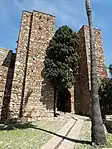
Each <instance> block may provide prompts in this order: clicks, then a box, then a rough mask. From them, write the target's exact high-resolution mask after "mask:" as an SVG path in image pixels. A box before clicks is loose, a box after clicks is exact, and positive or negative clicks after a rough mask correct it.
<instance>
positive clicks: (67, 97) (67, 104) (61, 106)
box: [57, 88, 71, 112]
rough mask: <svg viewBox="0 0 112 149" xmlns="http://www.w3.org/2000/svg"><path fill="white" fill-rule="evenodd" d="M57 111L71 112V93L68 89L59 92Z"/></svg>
mask: <svg viewBox="0 0 112 149" xmlns="http://www.w3.org/2000/svg"><path fill="white" fill-rule="evenodd" d="M57 110H58V111H62V112H71V93H70V91H69V90H68V89H66V88H64V89H61V90H59V91H58V94H57Z"/></svg>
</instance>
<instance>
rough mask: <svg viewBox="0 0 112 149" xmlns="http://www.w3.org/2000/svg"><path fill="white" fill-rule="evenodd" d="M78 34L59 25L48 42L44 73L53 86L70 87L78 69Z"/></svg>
mask: <svg viewBox="0 0 112 149" xmlns="http://www.w3.org/2000/svg"><path fill="white" fill-rule="evenodd" d="M78 40H79V38H78V36H77V34H76V33H74V32H73V31H72V29H71V28H69V27H68V26H62V27H60V28H59V29H58V30H57V31H56V32H55V34H54V37H53V38H52V40H51V41H50V43H49V46H48V48H47V50H46V57H45V61H44V64H45V75H46V77H47V78H48V79H49V80H50V81H51V83H52V85H53V86H57V87H60V86H63V87H65V88H71V87H72V85H73V84H74V82H75V76H76V74H77V72H78V71H77V70H78V54H77V48H78V43H79V42H78Z"/></svg>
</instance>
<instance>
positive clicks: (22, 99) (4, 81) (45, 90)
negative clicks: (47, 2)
mask: <svg viewBox="0 0 112 149" xmlns="http://www.w3.org/2000/svg"><path fill="white" fill-rule="evenodd" d="M54 23H55V17H54V16H52V15H49V14H45V13H42V12H38V11H33V12H28V11H23V14H22V19H21V26H20V33H19V38H18V41H17V52H16V59H15V54H13V53H12V51H8V50H7V49H0V66H1V69H0V115H1V118H2V117H3V116H4V117H5V118H8V117H9V118H15V117H16V118H18V117H22V116H23V117H29V118H31V119H32V118H33V119H36V118H37V117H39V116H41V117H42V116H53V99H54V91H53V88H52V86H51V85H50V83H49V81H48V80H47V79H46V78H45V76H44V64H43V61H44V58H45V53H46V52H45V51H46V48H47V46H48V45H49V42H50V40H51V39H52V37H53V35H54ZM94 31H95V53H96V62H97V74H98V77H107V72H106V69H105V60H104V51H103V47H102V39H101V31H100V30H98V29H94ZM78 35H79V37H80V48H79V49H78V53H79V55H80V61H79V66H80V69H79V75H78V79H77V85H76V87H77V86H78V87H77V89H75V90H74V87H72V89H71V90H70V92H71V112H72V113H74V112H75V111H76V107H77V104H78V105H79V106H78V111H79V112H81V113H82V114H85V115H87V113H88V109H89V103H90V54H89V28H88V27H87V26H83V27H82V28H81V29H80V30H79V32H78ZM14 65H15V67H14ZM77 90H78V92H77ZM74 93H75V95H74Z"/></svg>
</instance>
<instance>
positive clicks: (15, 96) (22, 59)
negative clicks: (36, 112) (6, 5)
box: [10, 11, 31, 117]
mask: <svg viewBox="0 0 112 149" xmlns="http://www.w3.org/2000/svg"><path fill="white" fill-rule="evenodd" d="M30 22H31V13H30V12H26V11H24V12H23V15H22V22H21V28H20V34H19V40H18V45H17V53H16V62H15V70H14V78H13V85H12V93H11V100H10V116H11V117H18V115H19V111H20V103H21V97H22V91H23V82H24V72H25V67H26V59H27V52H28V40H29V32H30Z"/></svg>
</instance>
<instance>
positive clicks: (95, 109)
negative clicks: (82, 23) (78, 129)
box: [85, 0, 106, 145]
mask: <svg viewBox="0 0 112 149" xmlns="http://www.w3.org/2000/svg"><path fill="white" fill-rule="evenodd" d="M85 3H86V12H87V17H88V23H89V31H90V58H91V99H92V117H91V120H92V127H91V137H92V143H93V145H104V144H105V142H106V137H105V132H104V127H103V121H102V116H101V111H100V104H99V96H98V82H97V72H96V60H95V44H94V29H93V25H92V13H91V8H90V0H85Z"/></svg>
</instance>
